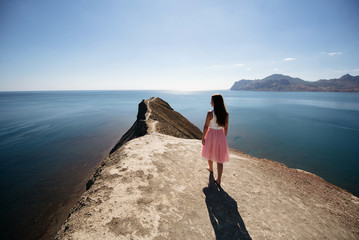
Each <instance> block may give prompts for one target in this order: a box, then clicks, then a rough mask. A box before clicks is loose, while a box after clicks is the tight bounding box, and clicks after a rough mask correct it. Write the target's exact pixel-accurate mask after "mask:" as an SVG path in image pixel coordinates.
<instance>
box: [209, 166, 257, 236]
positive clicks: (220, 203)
mask: <svg viewBox="0 0 359 240" xmlns="http://www.w3.org/2000/svg"><path fill="white" fill-rule="evenodd" d="M203 192H204V194H205V195H206V204H207V209H208V215H209V218H210V220H211V223H212V226H213V229H214V232H215V234H216V239H217V240H222V239H223V240H224V239H252V238H251V237H250V235H249V233H248V231H247V229H246V226H245V225H244V222H243V220H242V218H241V215H240V214H239V212H238V207H237V202H236V201H235V200H234V199H233V198H232V197H231V196H229V195H228V193H226V192H225V191H224V190H223V188H221V187H220V186H217V185H216V184H215V181H214V178H213V173H210V175H209V183H208V187H205V188H203Z"/></svg>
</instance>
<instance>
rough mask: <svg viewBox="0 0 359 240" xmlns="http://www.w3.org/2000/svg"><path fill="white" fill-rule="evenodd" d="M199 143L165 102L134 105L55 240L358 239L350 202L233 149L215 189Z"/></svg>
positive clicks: (319, 182) (310, 179) (357, 212)
mask: <svg viewBox="0 0 359 240" xmlns="http://www.w3.org/2000/svg"><path fill="white" fill-rule="evenodd" d="M200 137H201V131H200V130H199V129H198V128H197V127H195V126H194V125H193V124H192V123H190V122H189V121H188V120H187V119H185V118H184V117H183V116H181V115H180V114H179V113H177V112H175V111H174V110H173V109H172V108H171V107H170V106H169V105H168V104H167V103H166V102H164V101H163V100H161V99H159V98H151V99H148V100H144V101H142V102H141V103H140V105H139V112H138V116H137V120H136V122H135V123H134V125H133V126H132V127H131V129H130V130H129V131H128V132H127V133H126V134H125V135H124V136H123V137H122V138H121V140H120V141H119V142H118V144H116V146H115V147H114V148H113V150H112V151H111V154H110V155H109V156H108V157H107V158H106V159H104V161H103V162H102V163H101V165H100V166H99V167H98V168H97V169H96V170H95V172H94V175H93V177H92V179H91V180H90V181H89V183H88V187H87V188H88V190H87V191H86V192H85V193H84V194H83V195H82V197H81V199H80V200H79V201H78V203H77V204H76V206H75V207H74V208H73V209H72V210H71V212H70V214H69V217H68V219H67V220H66V222H65V223H64V224H63V225H62V228H61V230H60V231H59V232H58V234H57V236H56V239H86V240H88V239H101V240H104V239H359V229H358V226H359V199H358V198H357V197H355V196H353V195H352V194H350V193H348V192H346V191H344V190H342V189H340V188H338V187H336V186H334V185H331V184H329V183H327V182H326V181H324V180H323V179H321V178H320V177H318V176H316V175H314V174H311V173H307V172H304V171H300V170H295V169H291V168H287V167H286V166H284V165H282V164H279V163H276V162H273V161H270V160H266V159H258V158H255V157H252V156H249V155H246V154H244V153H241V152H238V151H236V150H230V162H229V163H226V164H225V165H224V173H223V178H222V185H221V187H219V186H217V185H216V184H214V180H213V175H211V174H210V173H209V172H208V171H207V170H206V167H207V162H206V161H205V160H203V159H202V158H201V156H200V151H201V146H202V145H201V141H200V140H199V139H198V138H200ZM215 175H216V172H215Z"/></svg>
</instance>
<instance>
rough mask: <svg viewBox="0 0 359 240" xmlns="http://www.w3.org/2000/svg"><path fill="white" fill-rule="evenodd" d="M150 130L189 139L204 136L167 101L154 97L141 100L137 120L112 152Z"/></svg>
mask: <svg viewBox="0 0 359 240" xmlns="http://www.w3.org/2000/svg"><path fill="white" fill-rule="evenodd" d="M149 131H150V132H159V133H163V134H166V135H170V136H174V137H179V138H187V139H201V137H202V132H201V130H199V128H198V127H196V126H195V125H194V124H193V123H191V122H190V121H188V120H187V119H186V118H185V117H183V116H182V115H181V114H180V113H178V112H176V111H175V110H173V108H171V106H170V105H169V104H168V103H167V102H165V101H164V100H162V99H161V98H158V97H152V98H150V99H147V100H142V102H140V104H139V105H138V113H137V119H136V121H135V122H134V124H133V125H132V127H131V128H130V129H129V130H128V131H127V132H126V133H125V134H124V135H123V136H122V137H121V139H120V140H119V141H118V142H117V144H116V145H115V146H114V147H113V148H112V150H111V151H110V154H112V153H114V152H115V151H116V150H117V149H119V148H120V147H121V146H122V145H123V144H124V143H126V142H128V141H130V140H131V139H134V138H137V137H141V136H144V135H145V134H147V133H148V132H149Z"/></svg>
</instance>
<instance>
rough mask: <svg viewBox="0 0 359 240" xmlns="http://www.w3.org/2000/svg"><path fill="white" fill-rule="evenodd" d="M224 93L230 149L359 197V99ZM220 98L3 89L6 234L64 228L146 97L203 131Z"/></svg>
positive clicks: (1, 178)
mask: <svg viewBox="0 0 359 240" xmlns="http://www.w3.org/2000/svg"><path fill="white" fill-rule="evenodd" d="M220 92H221V93H222V94H223V96H224V99H225V102H226V106H227V110H228V112H229V114H230V124H229V134H228V142H229V145H230V147H232V148H236V149H238V150H241V151H243V152H246V153H248V154H251V155H254V156H257V157H263V158H268V159H272V160H275V161H278V162H281V163H284V164H286V165H287V166H289V167H292V168H300V169H303V170H306V171H309V172H313V173H315V174H317V175H319V176H321V177H322V178H324V179H325V180H327V181H329V182H331V183H333V184H335V185H338V186H340V187H342V188H344V189H347V190H348V191H350V192H352V193H354V194H355V195H357V196H359V174H358V172H359V148H358V144H359V94H351V93H287V92H240V91H220ZM213 93H215V92H211V91H208V92H171V91H59V92H2V93H1V92H0V114H1V117H0V150H1V151H0V159H1V160H0V187H1V189H2V190H3V193H2V195H1V202H0V208H1V213H0V214H1V216H2V217H1V234H2V235H1V238H2V239H6V238H12V239H21V238H23V237H24V236H26V238H27V239H37V238H39V237H40V236H41V235H42V234H43V233H44V232H45V231H46V230H47V229H49V228H51V227H54V226H58V225H61V223H62V222H61V221H62V220H63V218H64V217H66V212H67V210H68V206H67V205H72V204H73V202H74V201H76V199H77V197H78V196H79V194H81V192H82V191H83V190H84V186H85V180H86V179H87V178H88V177H89V176H90V174H91V172H92V170H93V168H94V167H95V166H96V165H97V164H98V163H99V162H100V161H101V160H102V159H103V158H104V157H105V156H106V154H107V153H108V152H109V150H110V149H111V148H112V146H113V145H114V144H115V143H116V141H117V140H118V139H119V138H120V137H121V136H122V135H123V134H124V133H125V132H126V131H127V129H129V128H130V127H131V125H132V124H133V122H134V121H135V118H136V114H137V107H138V103H139V102H140V101H141V100H142V99H147V98H150V97H152V96H158V97H161V98H163V99H164V100H165V101H167V102H168V103H169V104H170V105H171V106H172V108H174V109H175V110H176V111H178V112H180V113H181V114H182V115H184V116H185V117H186V118H188V119H189V120H190V121H191V122H193V123H194V124H195V125H197V126H198V127H199V128H200V129H202V127H203V124H204V119H205V116H206V112H207V110H209V109H210V96H211V94H213ZM66 204H67V205H66ZM66 206H67V207H66ZM61 211H62V216H61V214H60V213H61ZM64 211H65V213H63V212H64ZM54 215H55V216H54ZM56 216H57V217H56ZM61 217H62V219H61Z"/></svg>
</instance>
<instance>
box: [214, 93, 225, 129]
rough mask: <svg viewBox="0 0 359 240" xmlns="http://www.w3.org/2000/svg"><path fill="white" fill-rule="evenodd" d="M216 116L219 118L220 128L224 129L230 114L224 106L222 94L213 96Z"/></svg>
mask: <svg viewBox="0 0 359 240" xmlns="http://www.w3.org/2000/svg"><path fill="white" fill-rule="evenodd" d="M212 102H213V109H214V114H216V117H217V123H218V125H219V126H222V127H224V125H226V120H227V118H228V112H227V109H226V106H225V105H224V101H223V97H222V95H221V94H214V95H212Z"/></svg>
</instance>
